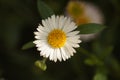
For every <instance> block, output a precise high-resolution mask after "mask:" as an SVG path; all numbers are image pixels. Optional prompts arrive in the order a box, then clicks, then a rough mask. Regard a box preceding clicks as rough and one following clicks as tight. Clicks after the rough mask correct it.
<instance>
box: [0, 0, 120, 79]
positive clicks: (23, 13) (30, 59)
mask: <svg viewBox="0 0 120 80" xmlns="http://www.w3.org/2000/svg"><path fill="white" fill-rule="evenodd" d="M84 1H88V2H91V3H93V4H95V5H97V6H98V7H99V8H100V9H101V11H102V12H103V14H104V18H105V25H106V26H107V28H106V29H105V30H104V31H102V33H101V35H100V36H99V37H98V38H97V39H95V40H92V41H90V42H86V43H84V42H83V43H81V47H82V48H84V49H86V50H88V52H90V54H89V53H88V52H87V51H84V50H82V49H81V51H80V52H78V53H77V54H75V55H74V56H73V57H72V58H71V59H69V60H67V61H65V62H57V63H54V62H51V61H49V60H48V61H47V63H46V64H47V70H46V71H42V70H40V69H39V68H38V67H36V66H35V65H34V62H35V61H36V60H40V59H42V57H40V56H39V52H37V50H36V48H32V49H28V50H22V49H21V48H22V46H23V45H24V44H25V43H27V42H29V41H31V40H34V34H33V32H34V31H35V30H36V28H37V26H38V24H39V23H41V17H40V15H39V12H38V8H37V0H0V42H1V44H0V80H120V47H119V45H120V40H119V39H120V0H84ZM44 2H45V3H46V4H47V5H49V6H50V7H51V8H52V9H53V10H54V11H55V13H56V14H64V10H65V7H66V5H67V3H68V2H69V0H44ZM87 53H88V54H87ZM89 56H90V57H89Z"/></svg>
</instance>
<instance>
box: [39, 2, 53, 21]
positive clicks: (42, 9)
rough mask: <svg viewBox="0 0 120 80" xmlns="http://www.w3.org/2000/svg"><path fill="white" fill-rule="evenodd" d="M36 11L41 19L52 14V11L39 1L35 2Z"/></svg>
mask: <svg viewBox="0 0 120 80" xmlns="http://www.w3.org/2000/svg"><path fill="white" fill-rule="evenodd" d="M37 7H38V11H39V13H40V15H41V17H42V18H43V19H45V18H48V17H50V16H51V15H53V14H54V12H53V10H52V9H51V8H50V7H49V6H48V5H46V4H45V3H44V2H42V1H41V0H37Z"/></svg>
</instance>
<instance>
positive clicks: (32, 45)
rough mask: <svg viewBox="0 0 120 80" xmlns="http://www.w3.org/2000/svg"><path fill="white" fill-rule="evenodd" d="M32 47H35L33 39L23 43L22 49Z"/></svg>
mask: <svg viewBox="0 0 120 80" xmlns="http://www.w3.org/2000/svg"><path fill="white" fill-rule="evenodd" d="M33 47H35V44H34V43H33V41H30V42H28V43H26V44H24V45H23V47H22V49H23V50H25V49H29V48H33Z"/></svg>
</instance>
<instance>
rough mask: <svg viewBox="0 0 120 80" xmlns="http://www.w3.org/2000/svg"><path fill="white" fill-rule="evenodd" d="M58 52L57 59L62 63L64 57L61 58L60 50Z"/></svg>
mask: <svg viewBox="0 0 120 80" xmlns="http://www.w3.org/2000/svg"><path fill="white" fill-rule="evenodd" d="M56 50H57V51H56V54H57V58H58V60H59V61H62V56H61V53H60V49H59V48H58V49H56Z"/></svg>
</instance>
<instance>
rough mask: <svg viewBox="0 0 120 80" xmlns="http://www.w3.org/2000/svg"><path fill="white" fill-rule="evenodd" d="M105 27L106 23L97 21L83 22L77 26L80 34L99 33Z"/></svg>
mask: <svg viewBox="0 0 120 80" xmlns="http://www.w3.org/2000/svg"><path fill="white" fill-rule="evenodd" d="M104 28H105V26H104V25H101V24H96V23H88V24H82V25H79V26H78V27H77V29H78V30H79V31H80V34H92V33H98V32H100V31H102V30H103V29H104Z"/></svg>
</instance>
